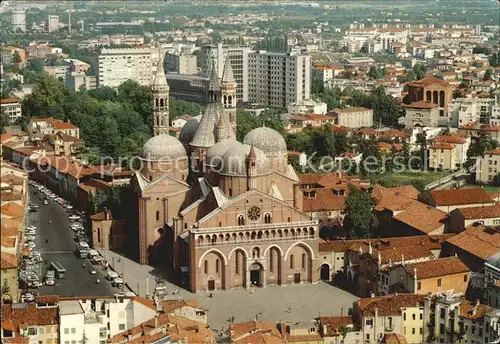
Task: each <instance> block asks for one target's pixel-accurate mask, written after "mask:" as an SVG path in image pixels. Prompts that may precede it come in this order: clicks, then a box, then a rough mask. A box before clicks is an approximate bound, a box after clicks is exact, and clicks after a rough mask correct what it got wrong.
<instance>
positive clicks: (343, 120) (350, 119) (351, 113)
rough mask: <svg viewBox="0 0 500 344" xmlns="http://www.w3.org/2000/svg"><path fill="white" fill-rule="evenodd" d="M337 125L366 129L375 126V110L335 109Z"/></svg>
mask: <svg viewBox="0 0 500 344" xmlns="http://www.w3.org/2000/svg"><path fill="white" fill-rule="evenodd" d="M333 116H334V117H335V124H337V125H342V126H344V127H347V128H352V129H357V128H366V127H371V126H372V125H373V110H372V109H366V108H363V107H352V108H345V109H334V110H333Z"/></svg>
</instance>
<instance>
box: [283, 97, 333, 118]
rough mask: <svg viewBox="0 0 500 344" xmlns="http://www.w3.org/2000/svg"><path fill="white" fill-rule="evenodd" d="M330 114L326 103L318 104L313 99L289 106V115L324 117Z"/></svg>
mask: <svg viewBox="0 0 500 344" xmlns="http://www.w3.org/2000/svg"><path fill="white" fill-rule="evenodd" d="M327 112H328V110H327V106H326V103H325V102H317V101H314V100H312V99H303V100H301V101H299V102H297V103H292V104H289V105H288V113H294V114H305V113H314V114H318V115H324V114H326V113H327Z"/></svg>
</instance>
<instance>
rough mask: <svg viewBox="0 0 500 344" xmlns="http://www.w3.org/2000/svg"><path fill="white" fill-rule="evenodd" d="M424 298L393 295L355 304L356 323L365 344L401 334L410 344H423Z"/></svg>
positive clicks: (368, 299)
mask: <svg viewBox="0 0 500 344" xmlns="http://www.w3.org/2000/svg"><path fill="white" fill-rule="evenodd" d="M424 300H425V296H423V295H415V294H392V295H387V296H378V297H369V298H364V299H360V300H358V301H356V302H355V303H354V307H353V320H354V322H355V323H356V325H358V326H359V327H360V328H361V331H360V332H361V334H362V338H360V339H362V340H364V343H379V342H380V340H381V339H382V338H383V337H384V335H385V334H386V333H394V334H399V335H402V336H404V337H405V338H406V343H408V344H417V343H418V344H420V343H423V342H424V329H425V327H426V326H425V325H426V323H425V321H424Z"/></svg>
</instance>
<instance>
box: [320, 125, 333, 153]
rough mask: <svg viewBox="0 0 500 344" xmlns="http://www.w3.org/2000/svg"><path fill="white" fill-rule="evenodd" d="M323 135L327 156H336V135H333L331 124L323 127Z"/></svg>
mask: <svg viewBox="0 0 500 344" xmlns="http://www.w3.org/2000/svg"><path fill="white" fill-rule="evenodd" d="M323 133H324V137H325V139H324V146H325V150H326V154H327V155H329V156H332V157H333V156H335V153H336V149H335V135H334V134H333V130H332V126H331V125H329V124H325V126H324V127H323Z"/></svg>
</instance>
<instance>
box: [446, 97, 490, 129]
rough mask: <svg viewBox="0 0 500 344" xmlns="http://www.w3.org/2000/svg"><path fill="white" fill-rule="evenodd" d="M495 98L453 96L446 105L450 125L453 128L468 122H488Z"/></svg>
mask: <svg viewBox="0 0 500 344" xmlns="http://www.w3.org/2000/svg"><path fill="white" fill-rule="evenodd" d="M494 103H495V99H492V98H472V97H467V98H455V99H453V100H452V102H451V103H450V104H449V106H448V110H449V111H450V113H449V114H448V117H449V119H450V125H451V126H452V127H454V128H458V127H461V126H463V125H467V124H470V123H489V121H488V120H489V118H491V114H492V107H493V105H494Z"/></svg>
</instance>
